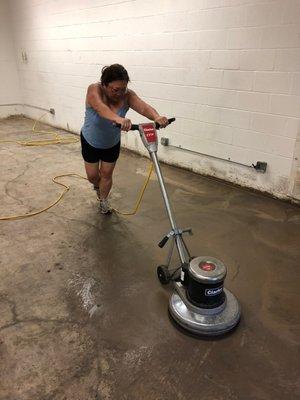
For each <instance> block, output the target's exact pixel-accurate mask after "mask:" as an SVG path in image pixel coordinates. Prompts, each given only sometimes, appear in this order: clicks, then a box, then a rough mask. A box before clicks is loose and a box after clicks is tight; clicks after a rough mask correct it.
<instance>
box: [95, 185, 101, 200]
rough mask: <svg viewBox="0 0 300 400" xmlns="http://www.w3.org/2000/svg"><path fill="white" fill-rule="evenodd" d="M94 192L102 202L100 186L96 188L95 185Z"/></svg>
mask: <svg viewBox="0 0 300 400" xmlns="http://www.w3.org/2000/svg"><path fill="white" fill-rule="evenodd" d="M94 190H95V191H96V194H97V198H98V200H100V188H99V186H95V185H94Z"/></svg>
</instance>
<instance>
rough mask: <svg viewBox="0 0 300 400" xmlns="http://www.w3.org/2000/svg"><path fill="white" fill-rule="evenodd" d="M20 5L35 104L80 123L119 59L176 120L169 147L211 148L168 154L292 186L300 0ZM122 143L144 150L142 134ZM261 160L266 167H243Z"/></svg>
mask: <svg viewBox="0 0 300 400" xmlns="http://www.w3.org/2000/svg"><path fill="white" fill-rule="evenodd" d="M11 10H12V14H13V25H14V31H15V38H16V39H15V40H16V52H17V53H16V54H17V58H18V69H19V75H20V81H21V85H22V93H23V96H24V102H25V103H27V104H33V105H37V106H40V107H45V108H50V107H53V108H54V109H55V111H56V115H55V116H54V117H52V116H51V115H49V116H47V118H48V122H49V123H52V124H53V125H56V126H61V127H64V128H69V129H71V130H74V131H76V132H79V130H80V127H81V124H82V121H83V115H84V99H85V92H86V88H87V86H88V85H89V84H90V83H91V82H94V81H97V80H98V78H99V76H100V70H101V67H102V66H103V65H108V64H111V63H115V62H119V63H122V64H124V66H125V67H126V68H127V69H128V71H129V74H130V76H131V85H130V86H131V88H133V89H134V90H136V92H137V93H138V94H139V95H140V96H141V97H142V98H143V99H145V100H146V101H147V102H149V103H151V104H153V105H154V106H155V107H156V108H157V109H158V111H159V112H160V113H162V114H166V115H167V116H175V117H176V118H177V121H176V123H174V124H173V125H172V126H171V127H169V128H168V129H167V130H165V131H164V132H162V133H161V134H162V135H164V136H166V137H168V138H169V139H170V144H171V145H172V146H177V147H179V146H180V147H182V148H186V149H189V150H193V151H194V152H199V153H202V154H203V155H201V154H198V155H197V154H194V153H190V152H186V151H184V150H182V149H181V150H180V149H175V148H173V147H162V146H161V148H160V153H159V154H160V158H161V159H163V160H165V161H166V162H168V163H172V164H176V165H180V166H184V167H187V168H190V169H192V170H194V171H196V172H200V173H204V174H209V175H213V176H216V177H219V178H223V179H225V180H229V181H232V182H236V183H239V184H241V185H245V186H249V187H253V188H255V189H259V190H262V191H267V192H270V193H273V194H275V195H276V196H279V197H288V196H291V195H293V190H294V187H295V176H296V171H297V160H295V158H297V154H296V152H297V151H298V152H299V150H297V148H298V149H299V146H298V147H297V146H296V140H297V135H299V118H300V23H299V21H300V0H135V1H134V0H128V1H120V0H82V1H80V0H64V1H55V0H22V1H21V0H19V1H18V0H13V1H11ZM22 52H25V53H26V55H27V62H22V59H21V54H22ZM25 112H26V114H27V115H29V116H31V117H33V118H35V117H38V116H40V115H41V113H40V111H37V110H34V109H30V108H26V109H25ZM130 117H131V118H132V120H133V121H134V122H139V121H141V120H142V119H141V118H140V117H139V116H137V115H136V114H134V113H131V114H130ZM123 145H124V146H126V147H128V148H131V149H135V150H139V151H140V152H142V153H143V152H144V149H143V147H142V145H141V144H140V140H139V139H138V138H137V135H136V134H133V133H128V134H126V135H125V134H124V136H123ZM299 156H300V154H299ZM223 159H224V160H223ZM226 160H227V161H226ZM230 161H233V162H230ZM257 161H265V162H267V163H268V169H267V172H266V173H265V174H261V173H257V172H256V171H255V170H254V169H251V168H247V167H245V166H242V165H239V164H238V163H241V164H246V165H251V164H252V163H254V164H255V163H256V162H257Z"/></svg>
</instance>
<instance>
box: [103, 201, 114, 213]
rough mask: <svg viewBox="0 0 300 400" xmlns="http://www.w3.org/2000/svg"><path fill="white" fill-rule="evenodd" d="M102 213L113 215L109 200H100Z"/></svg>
mask: <svg viewBox="0 0 300 400" xmlns="http://www.w3.org/2000/svg"><path fill="white" fill-rule="evenodd" d="M100 212H101V214H111V213H112V208H111V206H110V205H109V202H108V200H107V199H101V200H100Z"/></svg>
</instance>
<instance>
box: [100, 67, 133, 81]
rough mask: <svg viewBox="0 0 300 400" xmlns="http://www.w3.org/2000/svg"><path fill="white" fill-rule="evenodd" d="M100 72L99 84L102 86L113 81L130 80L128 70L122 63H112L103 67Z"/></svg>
mask: <svg viewBox="0 0 300 400" xmlns="http://www.w3.org/2000/svg"><path fill="white" fill-rule="evenodd" d="M101 72H102V75H101V79H100V80H101V85H104V86H107V85H108V84H109V83H110V82H113V81H126V82H127V83H128V82H129V81H130V79H129V76H128V72H127V71H126V69H125V68H124V67H123V65H120V64H112V65H110V66H106V67H103V68H102V71H101Z"/></svg>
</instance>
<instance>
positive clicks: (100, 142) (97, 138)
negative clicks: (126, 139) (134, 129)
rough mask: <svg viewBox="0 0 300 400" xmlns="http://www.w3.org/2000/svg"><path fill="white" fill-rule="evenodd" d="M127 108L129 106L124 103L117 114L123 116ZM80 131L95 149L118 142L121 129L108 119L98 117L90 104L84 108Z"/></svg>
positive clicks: (111, 145) (104, 147)
mask: <svg viewBox="0 0 300 400" xmlns="http://www.w3.org/2000/svg"><path fill="white" fill-rule="evenodd" d="M128 109H129V106H128V105H127V104H126V103H125V104H124V105H123V106H122V107H121V108H120V109H119V111H118V112H117V114H118V115H119V116H120V117H122V118H124V117H125V115H126V113H127V111H128ZM81 133H82V136H83V137H84V138H85V140H86V141H87V142H88V143H89V144H90V145H91V146H93V147H96V148H97V149H109V148H110V147H113V146H115V145H116V144H117V143H119V141H120V139H121V129H120V128H117V127H116V126H114V125H113V122H112V121H110V120H109V119H106V118H103V117H100V115H99V114H98V113H97V111H96V110H94V109H93V108H92V107H90V106H86V108H85V117H84V123H83V127H82V129H81Z"/></svg>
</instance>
